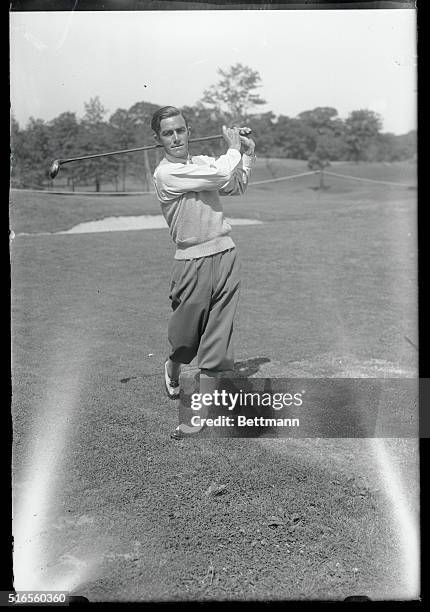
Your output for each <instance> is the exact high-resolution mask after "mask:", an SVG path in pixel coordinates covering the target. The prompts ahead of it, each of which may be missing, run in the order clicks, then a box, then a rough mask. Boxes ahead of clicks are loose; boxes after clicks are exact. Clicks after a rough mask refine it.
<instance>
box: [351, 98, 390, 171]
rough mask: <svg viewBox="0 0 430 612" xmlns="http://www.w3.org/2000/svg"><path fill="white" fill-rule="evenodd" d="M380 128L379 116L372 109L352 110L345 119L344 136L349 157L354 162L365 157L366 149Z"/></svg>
mask: <svg viewBox="0 0 430 612" xmlns="http://www.w3.org/2000/svg"><path fill="white" fill-rule="evenodd" d="M381 128H382V121H381V118H380V116H379V115H378V114H377V113H375V112H374V111H370V110H366V109H361V110H356V111H352V112H351V113H350V114H349V116H348V117H347V119H346V120H345V138H346V143H347V146H348V151H349V155H350V159H353V160H354V161H355V162H356V163H358V162H359V161H360V160H364V159H366V150H367V148H368V147H369V145H370V144H371V143H372V141H375V139H376V138H377V136H378V134H379V132H380V130H381Z"/></svg>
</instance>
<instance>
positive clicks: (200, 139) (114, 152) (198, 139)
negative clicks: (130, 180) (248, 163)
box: [56, 134, 224, 164]
mask: <svg viewBox="0 0 430 612" xmlns="http://www.w3.org/2000/svg"><path fill="white" fill-rule="evenodd" d="M217 138H224V136H223V135H222V134H216V135H215V136H203V137H202V138H192V139H191V140H189V141H188V142H190V143H191V142H202V141H204V140H215V139H217ZM159 148H162V145H159V144H154V145H147V146H146V147H137V148H136V149H122V150H120V151H109V152H108V153H95V154H93V155H83V156H82V157H70V158H69V159H57V160H56V161H57V162H58V163H59V164H67V163H69V162H73V161H81V160H82V159H94V158H95V157H106V156H108V155H123V154H125V153H136V152H137V151H149V150H150V149H159Z"/></svg>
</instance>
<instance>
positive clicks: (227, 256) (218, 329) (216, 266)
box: [151, 106, 255, 399]
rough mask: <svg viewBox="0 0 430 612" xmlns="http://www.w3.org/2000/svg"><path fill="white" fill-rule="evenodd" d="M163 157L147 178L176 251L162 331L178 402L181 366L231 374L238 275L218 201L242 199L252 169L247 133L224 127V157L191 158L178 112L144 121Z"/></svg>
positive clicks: (168, 382)
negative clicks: (165, 326)
mask: <svg viewBox="0 0 430 612" xmlns="http://www.w3.org/2000/svg"><path fill="white" fill-rule="evenodd" d="M151 127H152V130H153V131H154V136H155V139H156V141H157V142H158V143H159V144H160V145H162V146H163V148H164V153H165V157H164V158H163V159H162V161H161V162H160V163H159V165H158V166H157V168H156V169H155V172H154V185H155V191H156V193H157V196H158V199H159V201H160V204H161V209H162V212H163V215H164V217H165V219H166V221H167V224H168V226H169V229H170V235H171V237H172V239H173V241H174V243H175V244H176V253H175V258H174V259H175V261H174V263H173V269H172V276H171V284H170V295H169V297H170V300H171V306H172V310H173V312H172V314H171V317H170V321H169V325H168V339H169V343H170V346H171V352H170V355H169V358H168V359H167V361H166V362H165V364H164V382H165V388H166V392H167V395H168V396H169V398H170V399H177V398H178V397H179V390H180V388H179V375H180V371H181V364H183V363H190V362H191V361H192V360H193V359H194V357H197V365H198V367H199V369H200V381H201V379H202V377H208V378H217V377H218V378H219V377H221V376H222V373H223V372H226V371H229V370H233V367H234V356H233V347H232V332H233V319H234V315H235V312H236V307H237V302H238V298H239V287H240V273H239V272H240V270H239V262H238V260H237V253H236V247H235V244H234V242H233V240H232V238H231V236H230V232H231V226H230V225H229V224H228V223H227V221H226V219H225V217H224V213H223V207H222V204H221V202H220V198H219V196H220V195H223V196H227V195H241V194H243V193H244V191H245V189H246V187H247V184H248V180H249V177H250V174H251V170H252V167H253V165H254V162H255V155H254V147H255V143H254V141H253V140H252V139H251V138H248V137H246V136H244V135H243V134H247V135H249V133H250V132H251V130H250V129H249V128H240V132H239V128H237V127H233V128H227V127H225V126H224V127H223V136H224V139H225V141H226V143H227V147H228V148H227V151H226V153H225V154H224V155H221V156H220V157H218V158H217V159H215V158H213V157H207V156H205V155H197V156H190V154H189V152H188V139H189V137H190V128H189V126H188V124H187V120H186V119H185V117H184V116H183V115H182V114H181V112H180V111H179V110H178V109H177V108H175V107H173V106H166V107H163V108H160V109H159V110H157V111H156V112H155V113H154V115H153V117H152V121H151Z"/></svg>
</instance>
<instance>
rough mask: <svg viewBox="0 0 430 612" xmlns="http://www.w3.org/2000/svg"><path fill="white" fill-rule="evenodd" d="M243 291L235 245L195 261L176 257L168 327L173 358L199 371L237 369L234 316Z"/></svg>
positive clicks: (171, 285)
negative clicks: (240, 292)
mask: <svg viewBox="0 0 430 612" xmlns="http://www.w3.org/2000/svg"><path fill="white" fill-rule="evenodd" d="M239 291H240V263H239V260H238V257H237V252H236V249H235V248H231V249H228V250H226V251H223V252H221V253H216V254H214V255H209V256H206V257H200V258H197V259H182V260H181V259H179V260H178V259H175V261H174V263H173V269H172V277H171V284H170V294H169V298H170V300H171V306H172V309H173V312H172V314H171V316H170V320H169V326H168V339H169V343H170V346H171V353H170V355H169V357H170V359H172V361H177V362H179V363H190V362H191V361H192V360H193V359H194V357H196V356H197V365H198V367H199V368H200V369H201V370H208V371H212V372H222V371H226V370H233V367H234V354H233V345H232V334H233V319H234V315H235V312H236V308H237V303H238V299H239Z"/></svg>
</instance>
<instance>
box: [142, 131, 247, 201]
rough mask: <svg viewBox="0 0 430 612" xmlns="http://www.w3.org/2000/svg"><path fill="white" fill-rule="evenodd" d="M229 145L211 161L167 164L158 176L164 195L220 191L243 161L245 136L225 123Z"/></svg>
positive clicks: (156, 180) (164, 196)
mask: <svg viewBox="0 0 430 612" xmlns="http://www.w3.org/2000/svg"><path fill="white" fill-rule="evenodd" d="M223 135H224V138H225V140H226V142H227V144H228V145H229V148H228V150H227V152H226V153H225V154H224V155H221V157H219V158H218V159H216V160H215V159H211V161H210V163H209V165H204V166H202V165H198V164H180V163H177V164H176V163H174V164H168V165H167V164H166V165H165V166H161V167H160V168H159V169H158V171H157V173H156V174H155V176H154V179H155V187H156V189H157V192H158V193H159V195H161V196H162V197H163V198H169V197H170V198H171V197H178V196H179V195H182V194H184V193H187V192H189V191H218V190H219V189H221V188H222V187H223V186H224V185H226V183H228V182H229V180H230V179H231V178H232V176H233V174H234V172H235V170H236V168H237V166H238V164H239V163H240V161H241V154H240V148H241V140H240V136H239V130H238V128H226V127H225V126H223Z"/></svg>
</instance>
